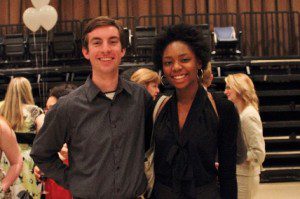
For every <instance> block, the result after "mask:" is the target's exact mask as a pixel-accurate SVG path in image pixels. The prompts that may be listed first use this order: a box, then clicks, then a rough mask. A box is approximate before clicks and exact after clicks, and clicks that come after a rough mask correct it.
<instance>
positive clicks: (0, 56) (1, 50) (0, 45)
mask: <svg viewBox="0 0 300 199" xmlns="http://www.w3.org/2000/svg"><path fill="white" fill-rule="evenodd" d="M0 60H4V47H3V37H1V36H0Z"/></svg>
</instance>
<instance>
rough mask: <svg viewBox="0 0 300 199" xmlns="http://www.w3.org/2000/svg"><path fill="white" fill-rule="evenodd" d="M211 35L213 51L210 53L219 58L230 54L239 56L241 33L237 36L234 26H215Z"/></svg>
mask: <svg viewBox="0 0 300 199" xmlns="http://www.w3.org/2000/svg"><path fill="white" fill-rule="evenodd" d="M212 35H213V41H214V45H213V47H214V51H213V52H212V55H214V56H216V57H220V58H228V57H231V56H241V35H242V32H241V31H239V33H238V36H236V32H235V29H234V27H232V26H229V27H215V28H214V32H213V33H212Z"/></svg>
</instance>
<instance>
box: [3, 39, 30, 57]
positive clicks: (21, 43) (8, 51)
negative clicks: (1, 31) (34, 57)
mask: <svg viewBox="0 0 300 199" xmlns="http://www.w3.org/2000/svg"><path fill="white" fill-rule="evenodd" d="M26 42H27V38H26V37H24V35H23V34H9V35H5V37H4V39H3V51H4V53H3V54H4V57H5V60H18V59H19V60H25V58H26Z"/></svg>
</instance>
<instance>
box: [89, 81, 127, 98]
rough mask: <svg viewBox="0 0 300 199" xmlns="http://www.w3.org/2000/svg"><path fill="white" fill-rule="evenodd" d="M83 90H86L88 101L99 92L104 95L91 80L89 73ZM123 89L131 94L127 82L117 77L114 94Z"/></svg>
mask: <svg viewBox="0 0 300 199" xmlns="http://www.w3.org/2000/svg"><path fill="white" fill-rule="evenodd" d="M85 90H86V96H87V99H88V100H89V101H90V102H91V101H93V100H94V99H95V97H96V96H97V95H99V94H100V95H103V96H104V93H103V92H102V91H101V90H100V89H99V88H98V87H97V86H96V85H95V84H94V82H93V81H92V78H91V75H89V76H88V78H87V80H86V82H85ZM123 90H124V91H126V92H127V93H128V94H130V95H132V89H131V87H130V85H129V83H128V82H127V81H126V80H124V79H123V78H121V77H119V78H118V85H117V90H116V94H115V95H118V94H119V93H121V92H122V91H123Z"/></svg>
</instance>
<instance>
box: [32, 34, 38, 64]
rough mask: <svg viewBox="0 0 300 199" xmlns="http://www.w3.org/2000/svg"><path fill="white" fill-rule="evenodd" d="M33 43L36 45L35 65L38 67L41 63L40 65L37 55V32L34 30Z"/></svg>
mask: <svg viewBox="0 0 300 199" xmlns="http://www.w3.org/2000/svg"><path fill="white" fill-rule="evenodd" d="M33 45H34V52H35V53H34V54H35V66H36V67H37V68H38V67H39V65H38V57H37V53H36V51H37V46H36V40H35V32H33Z"/></svg>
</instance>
